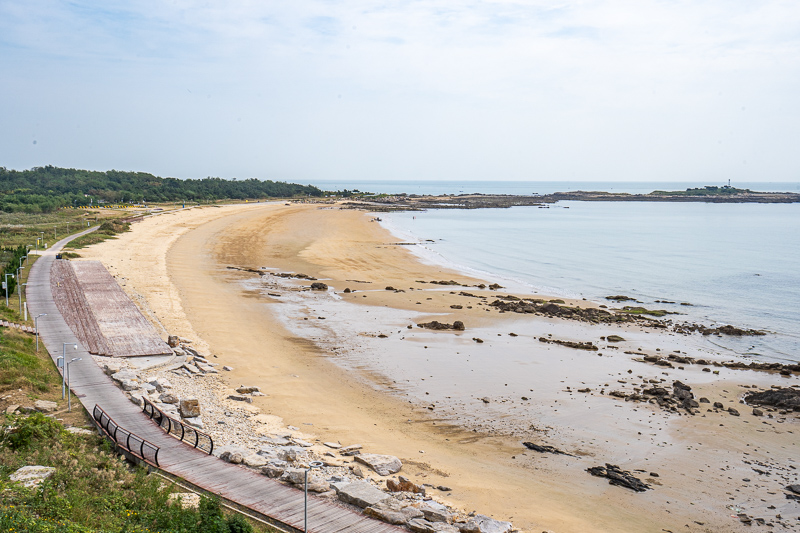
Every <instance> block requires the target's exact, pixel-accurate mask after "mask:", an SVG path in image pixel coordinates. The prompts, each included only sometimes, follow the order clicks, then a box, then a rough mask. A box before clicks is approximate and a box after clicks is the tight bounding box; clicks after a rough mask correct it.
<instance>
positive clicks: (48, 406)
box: [33, 400, 58, 413]
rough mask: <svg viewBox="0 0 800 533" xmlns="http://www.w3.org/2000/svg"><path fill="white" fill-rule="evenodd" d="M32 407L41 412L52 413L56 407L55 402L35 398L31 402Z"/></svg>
mask: <svg viewBox="0 0 800 533" xmlns="http://www.w3.org/2000/svg"><path fill="white" fill-rule="evenodd" d="M33 408H34V409H36V410H37V411H39V412H41V413H52V412H53V411H55V410H56V409H58V404H57V403H56V402H48V401H47V400H36V401H35V402H33Z"/></svg>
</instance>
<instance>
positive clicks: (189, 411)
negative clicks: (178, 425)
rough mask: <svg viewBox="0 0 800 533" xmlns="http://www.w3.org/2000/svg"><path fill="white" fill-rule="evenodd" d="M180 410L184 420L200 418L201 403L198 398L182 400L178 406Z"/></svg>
mask: <svg viewBox="0 0 800 533" xmlns="http://www.w3.org/2000/svg"><path fill="white" fill-rule="evenodd" d="M178 410H179V411H180V413H181V416H182V417H184V418H195V417H198V416H200V401H199V400H198V399H197V398H182V399H181V400H180V403H179V404H178Z"/></svg>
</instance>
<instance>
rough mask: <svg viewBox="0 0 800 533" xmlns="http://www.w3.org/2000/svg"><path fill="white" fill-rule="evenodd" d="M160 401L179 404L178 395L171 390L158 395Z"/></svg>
mask: <svg viewBox="0 0 800 533" xmlns="http://www.w3.org/2000/svg"><path fill="white" fill-rule="evenodd" d="M158 401H160V402H161V403H168V404H177V403H178V397H177V396H175V395H174V394H172V393H171V392H165V393H164V394H162V395H160V396H159V397H158Z"/></svg>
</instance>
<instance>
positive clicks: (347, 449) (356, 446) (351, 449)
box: [339, 444, 363, 455]
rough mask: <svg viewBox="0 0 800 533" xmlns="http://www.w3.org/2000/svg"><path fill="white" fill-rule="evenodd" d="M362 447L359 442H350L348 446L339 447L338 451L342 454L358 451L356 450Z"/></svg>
mask: <svg viewBox="0 0 800 533" xmlns="http://www.w3.org/2000/svg"><path fill="white" fill-rule="evenodd" d="M362 448H363V446H361V445H360V444H351V445H350V446H345V447H344V448H341V449H340V450H339V452H340V453H341V454H342V455H344V454H346V453H347V452H355V451H358V450H360V449H362Z"/></svg>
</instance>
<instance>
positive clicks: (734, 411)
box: [728, 407, 739, 416]
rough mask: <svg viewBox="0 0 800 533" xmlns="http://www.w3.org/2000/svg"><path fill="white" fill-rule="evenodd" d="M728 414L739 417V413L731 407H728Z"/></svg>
mask: <svg viewBox="0 0 800 533" xmlns="http://www.w3.org/2000/svg"><path fill="white" fill-rule="evenodd" d="M728 412H729V413H730V414H731V415H733V416H739V411H737V410H736V409H734V408H733V407H728Z"/></svg>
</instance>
